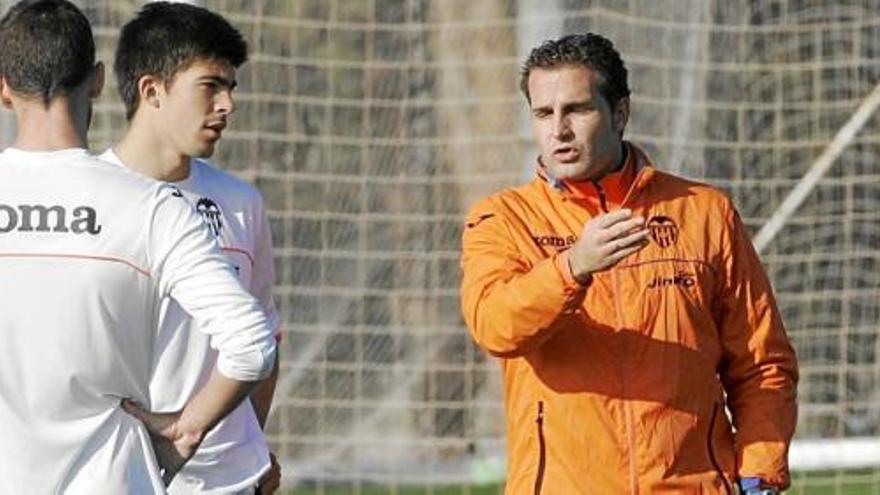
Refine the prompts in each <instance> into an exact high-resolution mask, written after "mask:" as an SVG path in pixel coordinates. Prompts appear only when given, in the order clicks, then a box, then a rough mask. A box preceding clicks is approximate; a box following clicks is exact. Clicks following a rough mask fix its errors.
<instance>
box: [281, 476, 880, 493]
mask: <svg viewBox="0 0 880 495" xmlns="http://www.w3.org/2000/svg"><path fill="white" fill-rule="evenodd" d="M502 493H503V492H502V487H501V486H498V485H492V486H469V487H464V486H460V485H458V486H448V487H438V486H434V487H427V486H415V487H397V488H388V487H370V486H367V485H361V486H360V487H355V486H352V485H349V486H339V487H333V488H329V487H313V488H297V489H295V490H286V491H283V492H282V495H501V494H502ZM785 493H786V494H789V495H880V470H863V471H848V472H815V473H794V475H793V484H792V487H791V488H790V489H789V490H788V491H786V492H785Z"/></svg>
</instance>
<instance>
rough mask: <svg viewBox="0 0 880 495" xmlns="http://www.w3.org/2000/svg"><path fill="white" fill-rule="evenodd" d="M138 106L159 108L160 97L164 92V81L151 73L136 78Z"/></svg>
mask: <svg viewBox="0 0 880 495" xmlns="http://www.w3.org/2000/svg"><path fill="white" fill-rule="evenodd" d="M137 91H138V106H149V107H153V108H159V103H160V97H161V96H162V95H163V94H164V93H165V81H163V80H162V79H161V78H159V77H156V76H154V75H152V74H145V75H143V76H141V77H140V78H139V79H138V80H137Z"/></svg>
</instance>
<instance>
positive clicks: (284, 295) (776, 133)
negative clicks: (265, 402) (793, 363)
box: [0, 0, 880, 494]
mask: <svg viewBox="0 0 880 495" xmlns="http://www.w3.org/2000/svg"><path fill="white" fill-rule="evenodd" d="M11 3H12V2H11V1H10V0H0V8H2V10H4V11H5V10H6V8H7V7H8V6H9V5H10V4H11ZM76 3H77V4H79V5H80V6H82V7H84V8H85V10H86V12H87V14H88V15H89V16H90V18H91V19H92V21H93V22H94V23H95V26H96V33H97V36H98V41H99V44H100V57H101V58H102V59H103V60H104V61H106V62H108V63H109V62H110V61H111V60H112V50H113V46H114V41H115V38H116V33H117V31H118V28H119V26H121V24H122V23H123V22H124V21H125V20H127V19H128V18H129V17H130V16H131V15H132V14H133V12H134V10H135V9H136V8H137V7H138V6H139V5H140V2H134V1H125V2H121V1H109V0H83V1H78V2H76ZM197 3H201V4H203V5H205V6H207V7H209V8H211V9H213V10H215V11H218V12H220V13H222V14H223V15H225V16H227V18H228V19H229V20H230V21H231V22H232V23H233V24H235V25H236V26H237V27H239V28H240V29H241V30H242V32H243V33H244V34H245V36H246V38H247V39H248V41H249V44H250V50H251V55H250V61H249V62H248V63H247V65H245V66H244V67H243V68H242V70H241V71H240V72H239V74H238V77H239V83H240V86H239V88H240V89H239V90H237V96H238V111H237V114H236V115H235V116H234V118H233V119H232V125H231V126H230V128H229V129H227V131H226V132H225V133H224V136H225V138H224V140H223V142H222V143H221V145H220V147H219V149H218V154H217V155H216V157H215V158H216V162H217V163H219V164H221V165H222V166H223V167H225V168H227V169H230V170H232V171H233V172H235V173H236V174H238V175H240V176H241V177H244V178H246V179H248V180H251V181H253V182H254V183H255V184H256V185H257V186H259V188H260V189H261V191H262V192H263V195H264V196H265V198H266V200H267V203H268V205H269V215H270V222H271V226H272V233H273V236H274V241H275V259H276V265H277V287H276V298H277V304H278V307H279V309H280V310H281V312H282V315H283V320H284V341H283V342H282V356H283V360H282V364H281V376H280V379H279V383H278V390H277V393H276V400H275V404H274V408H273V412H272V415H271V418H270V421H269V424H268V427H267V428H268V434H269V436H270V439H271V442H272V446H273V448H274V450H275V452H276V453H277V455H278V456H279V458H280V459H282V460H283V462H284V463H285V466H286V468H285V472H286V475H285V476H286V483H287V484H289V485H296V486H299V487H301V488H305V489H308V490H313V492H314V493H325V492H329V490H330V488H334V489H341V490H348V491H350V492H351V493H362V492H365V490H366V487H368V486H372V485H379V486H380V487H383V488H384V489H387V490H388V491H390V493H397V491H398V490H399V489H402V487H406V486H412V485H415V486H417V487H424V491H425V493H434V492H435V490H438V488H436V487H438V486H441V485H451V486H453V487H458V488H456V490H459V491H456V493H459V492H460V493H462V494H465V493H473V490H474V488H473V487H474V486H475V485H478V484H481V483H493V482H500V481H502V480H503V473H504V471H503V468H504V439H503V436H504V421H503V410H502V408H501V402H500V400H501V397H500V385H499V378H498V368H499V367H498V364H497V363H496V362H495V361H494V360H493V359H490V358H487V357H486V356H485V355H484V354H483V353H482V352H480V351H479V350H478V349H476V348H475V347H474V346H473V345H472V343H471V340H470V338H469V336H468V334H467V331H466V329H465V328H464V326H463V323H462V319H461V316H460V310H459V299H458V286H459V281H460V274H459V268H458V258H459V254H458V251H459V242H460V234H461V226H462V216H463V214H464V212H465V211H466V209H467V208H468V206H469V205H470V204H472V203H473V202H474V201H475V200H476V199H478V198H480V197H482V196H484V195H486V194H489V193H490V192H493V191H497V190H499V189H500V188H502V187H505V186H508V185H512V184H516V183H520V182H522V181H523V180H525V179H526V178H527V177H529V175H530V174H531V171H532V167H533V164H534V158H535V156H536V153H537V152H536V150H535V148H534V146H533V144H532V140H531V137H530V135H529V129H528V121H527V115H526V113H525V105H524V101H523V99H522V97H521V95H519V94H518V89H517V82H518V67H519V64H521V63H522V61H523V60H524V58H525V56H526V55H527V53H528V50H529V49H530V48H531V47H533V46H534V45H535V44H537V43H539V42H540V41H542V40H544V39H547V38H550V37H556V36H559V35H560V34H564V33H570V32H577V31H585V30H591V31H596V32H599V33H603V34H605V35H607V36H609V37H610V38H611V39H613V40H614V41H615V43H616V45H617V47H618V48H619V49H620V50H621V52H622V53H623V55H624V59H625V61H626V62H627V64H628V67H629V70H630V84H631V86H632V88H633V90H634V92H633V98H632V115H631V119H630V124H629V127H628V130H627V137H628V138H629V139H631V140H633V141H635V142H637V143H640V144H641V145H643V146H645V147H646V148H647V149H648V150H649V152H650V153H651V154H652V155H653V157H654V158H655V159H656V161H657V163H658V164H659V165H660V166H661V167H662V168H664V169H666V170H669V171H673V172H677V173H680V174H684V175H687V176H690V177H694V178H697V179H700V180H704V181H707V182H710V183H712V184H715V185H717V186H719V187H721V188H722V189H724V190H725V191H727V192H728V193H729V194H730V196H731V197H732V198H733V200H734V201H735V203H736V204H737V206H738V208H739V210H740V212H741V214H742V217H743V219H744V221H745V222H746V224H747V226H748V227H749V229H750V231H751V232H752V234H755V233H757V232H758V231H759V230H760V229H761V227H762V226H764V225H766V224H767V222H768V220H769V219H770V218H771V217H773V216H774V214H776V213H777V212H778V211H780V207H781V206H782V205H783V202H784V201H785V198H786V197H787V196H788V195H789V193H791V191H793V190H795V188H796V187H797V186H798V184H799V183H801V181H802V179H803V178H804V177H807V176H808V174H810V173H811V172H810V171H811V170H813V171H816V170H819V169H818V168H816V167H814V165H815V164H816V162H817V160H819V159H820V157H822V155H823V153H826V150H828V149H829V147H830V146H832V144H833V143H836V146H837V147H836V148H834V150H835V151H834V152H833V153H831V154H830V155H828V161H829V163H828V166H827V167H825V168H823V169H822V170H821V173H819V174H815V175H814V179H815V180H814V181H811V182H810V183H808V184H806V185H805V186H804V187H802V193H803V194H802V197H801V201H799V202H797V203H796V204H795V206H796V207H794V208H791V209H790V214H789V215H786V216H784V218H781V220H780V222H779V223H778V225H777V227H775V228H774V230H773V232H770V233H768V234H766V235H765V237H764V238H763V240H762V246H761V247H762V259H763V261H764V263H765V266H766V268H767V271H768V273H769V275H770V276H771V278H772V281H773V284H774V287H775V290H776V293H777V297H778V301H779V304H780V307H781V310H782V313H783V316H784V319H785V324H786V327H787V329H788V332H789V335H790V336H791V338H792V339H793V341H794V343H795V346H796V348H797V351H798V357H799V359H800V365H801V383H800V389H799V402H800V419H799V425H798V431H797V438H798V442H797V444H796V445H795V447H794V448H793V452H792V463H793V465H794V467H795V469H797V470H799V471H798V472H797V473H796V474H795V487H794V489H793V491H794V492H795V493H812V490H814V489H816V487H819V486H828V487H831V488H832V489H836V490H838V491H840V490H843V488H844V487H848V486H850V485H859V484H861V485H863V486H868V487H873V488H874V489H877V488H878V487H880V469H877V468H876V467H875V466H878V465H880V441H877V440H875V437H876V436H877V435H878V433H880V395H878V394H880V392H878V391H880V360H878V350H880V340H878V325H880V323H878V322H880V217H878V215H880V213H878V209H880V200H878V198H880V165H878V164H880V118H878V117H877V116H876V114H874V113H870V112H869V114H868V116H867V118H865V119H864V121H863V122H862V124H861V125H859V126H858V129H856V131H855V132H851V133H849V134H846V135H844V136H842V137H841V134H840V131H841V129H842V128H844V127H845V126H846V125H847V123H848V122H850V121H851V119H852V118H853V115H855V114H856V113H857V111H858V110H859V108H860V107H861V106H862V105H863V104H864V103H865V101H866V99H867V98H868V97H869V95H870V94H871V93H872V91H873V90H874V88H875V86H876V85H877V84H878V82H880V1H878V0H861V1H859V0H851V1H845V2H827V1H819V0H769V1H763V2H753V1H748V0H594V1H586V0H580V1H579V0H543V1H541V0H480V1H473V0H356V1H354V0H297V1H237V0H207V1H204V2H197ZM110 79H112V78H110ZM108 81H109V82H111V84H110V85H109V86H108V88H107V90H106V91H105V95H104V96H103V97H102V99H101V100H100V102H99V104H98V106H97V113H96V117H95V121H94V126H93V132H92V134H91V139H92V145H93V147H94V148H95V149H102V148H103V147H105V146H106V145H108V144H109V143H111V142H113V141H114V140H116V139H118V138H119V137H120V132H121V130H122V129H123V128H124V126H125V121H124V116H123V110H122V106H121V104H120V103H119V99H118V97H117V96H116V95H115V88H114V87H113V84H112V80H109V79H108ZM11 132H12V131H11V125H10V123H9V115H8V112H4V113H3V114H2V117H0V143H2V144H8V143H9V142H10V140H11V135H12V134H11ZM334 493H336V492H334ZM443 493H451V492H443ZM840 493H842V491H841V492H840Z"/></svg>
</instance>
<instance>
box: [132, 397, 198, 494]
mask: <svg viewBox="0 0 880 495" xmlns="http://www.w3.org/2000/svg"><path fill="white" fill-rule="evenodd" d="M122 409H123V410H124V411H125V412H127V413H128V414H130V415H132V416H134V417H135V418H137V419H139V420H140V421H141V422H142V423H143V424H144V426H146V427H147V431H148V432H149V433H150V441H151V442H152V444H153V450H154V451H155V453H156V459H157V460H158V461H159V466H160V467H161V468H162V481H164V482H165V485H166V486H168V484H170V483H171V480H172V479H173V478H174V476H175V475H176V474H177V472H178V471H180V468H182V467H183V465H184V464H185V463H186V461H188V460H189V458H190V457H192V456H193V455H194V454H195V453H196V449H197V448H198V446H199V444H200V443H201V441H202V438H201V436H200V435H195V434H192V433H187V432H186V431H185V429H184V428H181V427H180V423H179V420H180V412H175V413H153V412H150V411H146V410H144V409H143V408H141V407H140V406H138V405H137V404H135V403H134V402H132V401H130V400H128V399H123V400H122Z"/></svg>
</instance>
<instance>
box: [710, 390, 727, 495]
mask: <svg viewBox="0 0 880 495" xmlns="http://www.w3.org/2000/svg"><path fill="white" fill-rule="evenodd" d="M719 410H721V407H719V405H718V403H717V402H716V403H714V404H712V417H711V418H710V419H709V435H708V438H707V439H706V447H707V448H708V450H709V461H710V462H711V463H712V467H713V468H715V472H717V473H718V477H719V478H721V483H723V484H724V492H725V493H726V494H727V495H734V493H733V487H731V485H730V481H729V480H728V479H727V476H725V474H724V470H723V469H721V464H719V463H718V458H717V457H716V456H715V446H714V444H713V442H712V438H713V436H714V435H715V420H717V419H718V413H719Z"/></svg>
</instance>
